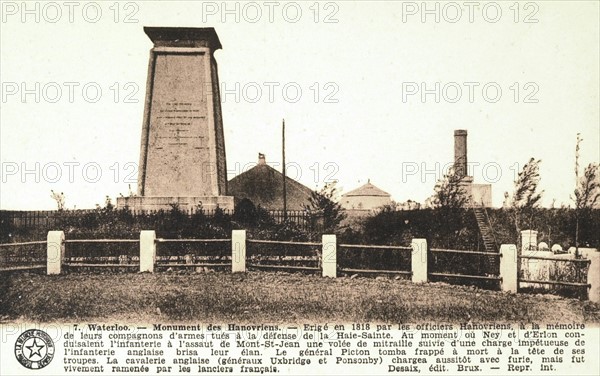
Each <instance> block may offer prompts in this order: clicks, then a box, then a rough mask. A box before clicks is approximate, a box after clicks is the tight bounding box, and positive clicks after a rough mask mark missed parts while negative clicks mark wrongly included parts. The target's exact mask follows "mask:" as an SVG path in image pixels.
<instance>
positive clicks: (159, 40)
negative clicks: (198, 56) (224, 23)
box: [144, 26, 222, 51]
mask: <svg viewBox="0 0 600 376" xmlns="http://www.w3.org/2000/svg"><path fill="white" fill-rule="evenodd" d="M144 32H145V33H146V35H148V37H149V38H150V40H151V41H152V43H154V46H155V47H208V48H210V49H211V50H213V51H215V50H218V49H221V48H222V46H221V41H220V40H219V36H218V35H217V32H216V31H215V29H214V28H213V27H149V26H146V27H144Z"/></svg>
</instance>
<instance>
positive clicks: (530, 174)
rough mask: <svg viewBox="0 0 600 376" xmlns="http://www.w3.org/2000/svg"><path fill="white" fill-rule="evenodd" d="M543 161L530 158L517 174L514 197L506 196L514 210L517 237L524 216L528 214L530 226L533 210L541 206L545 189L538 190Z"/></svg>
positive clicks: (511, 209) (513, 216) (510, 207)
mask: <svg viewBox="0 0 600 376" xmlns="http://www.w3.org/2000/svg"><path fill="white" fill-rule="evenodd" d="M541 162H542V161H541V160H540V159H538V160H536V159H535V158H531V159H529V162H527V163H526V164H525V165H524V166H523V169H522V170H521V172H519V175H518V176H517V180H516V181H515V190H514V192H513V194H512V197H507V198H506V204H507V206H508V208H509V210H510V211H511V212H512V218H513V221H514V225H515V230H516V232H517V237H518V236H519V233H520V232H521V226H522V223H523V216H526V218H527V219H528V222H527V224H528V225H529V226H531V225H532V220H533V210H534V208H536V207H538V206H539V202H540V200H541V199H542V194H543V193H544V191H541V192H538V185H539V183H540V163H541ZM505 197H506V194H505Z"/></svg>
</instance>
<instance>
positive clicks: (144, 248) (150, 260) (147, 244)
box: [140, 230, 156, 273]
mask: <svg viewBox="0 0 600 376" xmlns="http://www.w3.org/2000/svg"><path fill="white" fill-rule="evenodd" d="M155 261H156V232H154V230H149V231H147V230H145V231H142V232H140V272H149V273H154V263H155Z"/></svg>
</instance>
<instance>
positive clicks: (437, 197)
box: [432, 168, 470, 209]
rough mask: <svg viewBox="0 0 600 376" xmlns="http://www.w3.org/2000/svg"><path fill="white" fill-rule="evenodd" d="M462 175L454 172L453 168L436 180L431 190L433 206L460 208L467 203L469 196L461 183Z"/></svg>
mask: <svg viewBox="0 0 600 376" xmlns="http://www.w3.org/2000/svg"><path fill="white" fill-rule="evenodd" d="M462 181H463V177H462V176H461V175H459V174H457V173H456V171H455V170H454V168H451V169H450V170H449V171H448V174H446V175H444V178H443V179H441V180H438V182H437V183H436V184H435V187H434V188H433V190H434V191H435V193H434V195H433V200H432V203H433V207H434V208H446V209H460V208H464V207H465V206H466V205H467V204H468V203H469V199H470V197H469V196H468V194H467V192H466V191H465V188H464V185H463V184H462Z"/></svg>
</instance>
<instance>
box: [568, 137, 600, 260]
mask: <svg viewBox="0 0 600 376" xmlns="http://www.w3.org/2000/svg"><path fill="white" fill-rule="evenodd" d="M581 141H583V139H582V138H581V135H580V134H579V133H577V143H576V144H575V192H574V194H575V196H574V197H571V199H572V200H573V201H575V257H577V256H579V232H580V229H579V223H580V220H581V218H582V216H585V217H589V216H588V214H589V212H590V211H591V210H592V209H593V208H594V207H595V206H596V203H597V202H598V200H599V198H600V180H599V178H598V177H599V174H598V164H596V163H590V164H589V165H588V166H587V167H586V168H585V170H584V172H583V176H582V177H581V178H580V177H579V149H580V144H581Z"/></svg>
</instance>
